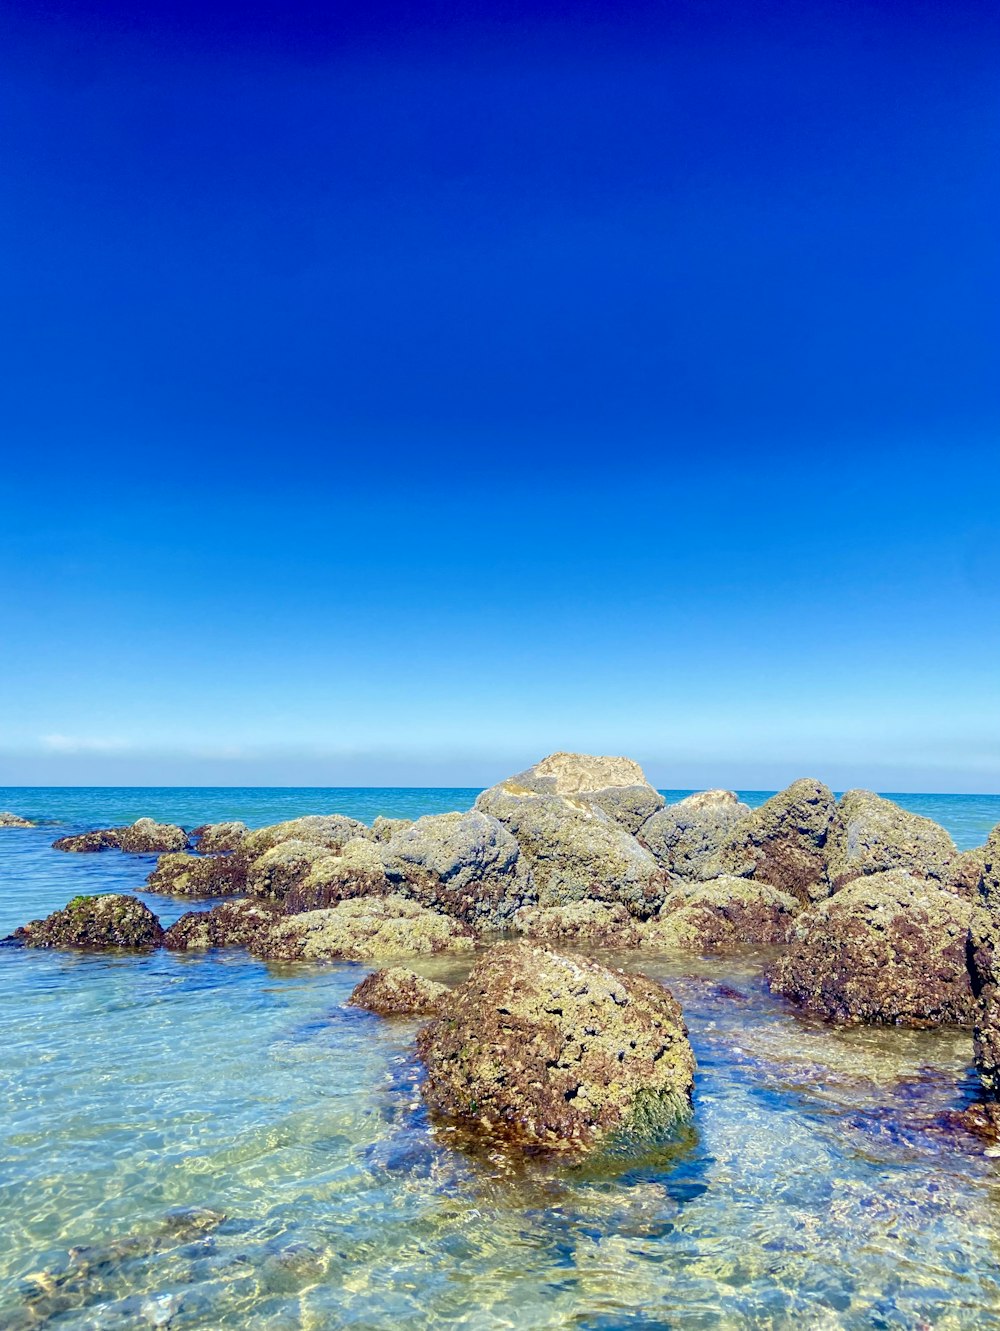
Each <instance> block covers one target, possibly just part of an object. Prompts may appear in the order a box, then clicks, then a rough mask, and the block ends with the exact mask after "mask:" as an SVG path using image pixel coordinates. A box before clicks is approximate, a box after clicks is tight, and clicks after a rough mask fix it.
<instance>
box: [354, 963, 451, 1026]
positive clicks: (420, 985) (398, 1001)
mask: <svg viewBox="0 0 1000 1331" xmlns="http://www.w3.org/2000/svg"><path fill="white" fill-rule="evenodd" d="M450 996H451V990H450V989H449V988H448V986H447V985H446V984H438V983H437V982H436V981H435V980H427V979H425V978H424V977H423V976H422V975H418V974H417V973H416V971H411V970H407V969H406V967H405V966H389V967H387V968H386V969H385V970H380V971H373V972H372V974H371V975H369V976H367V978H365V979H364V980H362V981H361V983H360V984H359V985H356V986H355V988H354V989H353V990H352V992H351V996H350V998H349V999H348V1000H347V1001H348V1003H349V1004H350V1005H351V1006H352V1007H360V1008H364V1009H365V1010H366V1011H367V1012H377V1013H378V1015H379V1016H380V1017H434V1016H437V1014H438V1013H439V1012H441V1011H442V1010H443V1008H444V1007H445V1005H446V1004H447V1002H448V999H449V997H450Z"/></svg>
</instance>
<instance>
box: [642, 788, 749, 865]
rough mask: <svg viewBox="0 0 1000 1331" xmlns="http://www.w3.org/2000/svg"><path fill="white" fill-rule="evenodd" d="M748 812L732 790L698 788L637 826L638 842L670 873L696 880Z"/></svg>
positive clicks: (747, 808)
mask: <svg viewBox="0 0 1000 1331" xmlns="http://www.w3.org/2000/svg"><path fill="white" fill-rule="evenodd" d="M750 813H751V809H750V806H749V805H748V804H742V803H741V802H740V801H739V799H738V798H737V796H736V793H735V791H732V790H701V791H698V792H697V793H696V794H694V795H688V796H687V798H686V799H682V800H678V802H677V803H676V804H668V805H667V806H666V807H665V808H663V809H661V810H659V812H658V813H654V814H653V815H652V817H650V818H648V819H647V820H646V821H645V822H644V823H643V824H642V826H641V827H640V828H639V830H638V832H637V833H636V835H637V836H638V838H639V841H640V843H641V844H642V845H644V846H645V847H646V848H647V849H648V850H650V851H651V852H652V854H653V855H654V856H655V857H656V860H657V861H658V863H659V864H660V865H662V867H663V868H664V869H666V870H667V871H668V872H669V873H671V874H674V875H676V876H677V877H678V878H684V879H688V880H690V881H692V882H698V881H701V880H702V879H704V878H705V877H708V876H710V873H711V865H712V862H713V860H714V859H715V858H716V857H717V856H718V854H719V852H720V851H721V850H722V848H723V846H724V845H725V844H726V842H727V840H728V839H729V837H730V835H731V834H732V832H733V829H734V828H735V827H736V826H737V825H738V824H739V823H741V822H742V821H743V819H744V818H746V817H747V816H748V815H749V814H750Z"/></svg>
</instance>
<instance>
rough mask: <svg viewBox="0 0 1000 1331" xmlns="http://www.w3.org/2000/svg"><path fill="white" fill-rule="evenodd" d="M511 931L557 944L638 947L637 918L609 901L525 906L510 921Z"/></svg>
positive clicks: (638, 928) (638, 927)
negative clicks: (607, 902) (568, 904)
mask: <svg viewBox="0 0 1000 1331" xmlns="http://www.w3.org/2000/svg"><path fill="white" fill-rule="evenodd" d="M511 927H512V928H513V930H514V932H515V933H519V934H524V936H525V937H526V938H533V939H536V940H537V941H538V942H543V943H552V944H556V945H558V946H560V947H607V948H618V949H626V948H631V947H638V945H639V940H640V938H641V937H642V934H641V929H640V925H639V923H638V921H637V920H636V919H635V918H634V917H633V916H632V915H630V914H629V913H628V911H627V910H626V909H625V907H624V906H622V905H620V904H618V903H617V902H613V903H612V904H611V905H606V904H605V903H604V902H603V901H575V902H573V904H572V905H571V906H525V907H524V908H523V909H522V910H519V911H518V912H517V913H516V914H515V916H514V918H513V919H512V921H511Z"/></svg>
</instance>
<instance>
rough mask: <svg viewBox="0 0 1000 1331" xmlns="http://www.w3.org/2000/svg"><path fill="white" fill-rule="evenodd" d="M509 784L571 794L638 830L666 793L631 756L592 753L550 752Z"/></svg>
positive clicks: (552, 792) (543, 791) (633, 831)
mask: <svg viewBox="0 0 1000 1331" xmlns="http://www.w3.org/2000/svg"><path fill="white" fill-rule="evenodd" d="M509 784H512V785H516V786H519V787H520V788H521V789H523V790H531V791H534V792H535V794H537V795H570V796H577V797H579V798H582V799H585V800H586V801H587V803H588V804H592V805H596V806H597V807H598V808H601V809H603V810H604V812H605V813H606V814H608V815H609V817H611V818H613V819H614V820H615V821H616V822H618V823H621V825H622V827H624V828H625V829H626V831H629V832H632V833H635V832H636V831H637V830H638V829H639V827H640V826H641V825H642V824H643V823H644V822H645V821H646V819H647V818H649V817H650V815H651V814H653V813H655V812H656V811H657V809H662V808H663V803H664V801H663V796H662V795H661V794H660V792H659V791H658V790H654V789H653V787H652V786H651V785H650V784H649V782H648V781H647V780H646V776H645V773H644V772H643V770H642V768H641V767H640V766H639V764H638V763H637V762H633V761H632V759H631V758H609V757H604V756H599V755H596V754H590V753H551V754H549V756H548V757H547V758H543V759H542V761H541V762H540V763H535V765H534V767H529V768H528V770H527V771H526V772H520V773H518V775H517V776H513V777H511V778H510V782H509Z"/></svg>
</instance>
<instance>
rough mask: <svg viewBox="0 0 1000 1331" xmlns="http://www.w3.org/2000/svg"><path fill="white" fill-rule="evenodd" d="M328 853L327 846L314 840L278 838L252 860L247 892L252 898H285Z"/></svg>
mask: <svg viewBox="0 0 1000 1331" xmlns="http://www.w3.org/2000/svg"><path fill="white" fill-rule="evenodd" d="M241 853H242V852H241ZM329 855H330V851H329V849H328V848H327V847H326V846H320V845H316V844H315V843H314V842H311V841H296V840H291V841H278V842H276V843H275V844H274V845H273V846H271V847H269V849H267V850H265V851H264V853H263V854H262V855H258V856H257V857H256V858H255V859H252V860H251V861H250V862H249V864H248V866H247V891H248V892H249V894H250V895H251V896H253V897H266V898H268V899H270V900H271V901H283V900H284V899H285V897H287V896H288V894H289V893H290V892H291V891H292V890H293V889H294V888H296V887H298V886H299V884H300V883H302V882H303V881H304V880H305V878H306V876H307V874H308V873H309V871H310V870H311V869H312V867H313V865H315V864H317V863H318V862H319V861H320V860H323V859H327V858H328V857H329Z"/></svg>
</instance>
